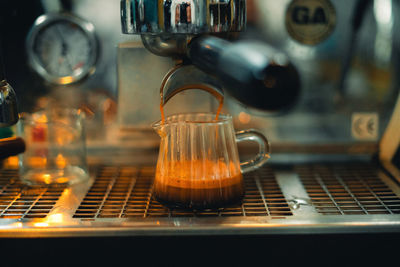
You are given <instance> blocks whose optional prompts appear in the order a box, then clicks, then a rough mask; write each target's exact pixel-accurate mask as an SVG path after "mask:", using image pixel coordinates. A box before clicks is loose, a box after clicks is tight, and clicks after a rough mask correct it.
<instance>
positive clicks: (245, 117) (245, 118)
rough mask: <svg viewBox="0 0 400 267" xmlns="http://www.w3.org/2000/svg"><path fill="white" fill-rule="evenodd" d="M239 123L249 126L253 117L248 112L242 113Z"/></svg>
mask: <svg viewBox="0 0 400 267" xmlns="http://www.w3.org/2000/svg"><path fill="white" fill-rule="evenodd" d="M239 121H240V122H241V123H243V124H248V123H249V122H250V121H251V116H250V115H249V114H247V113H246V112H240V113H239Z"/></svg>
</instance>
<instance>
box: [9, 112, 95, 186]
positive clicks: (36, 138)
mask: <svg viewBox="0 0 400 267" xmlns="http://www.w3.org/2000/svg"><path fill="white" fill-rule="evenodd" d="M17 129H18V135H19V136H21V137H22V138H23V139H24V140H25V143H26V151H25V153H23V154H20V156H19V175H20V179H21V180H22V181H23V182H24V183H26V184H29V185H43V184H75V183H78V182H82V181H85V180H87V179H88V178H89V176H88V170H87V162H86V141H85V127H84V114H83V113H82V111H81V110H76V109H68V108H52V109H49V110H44V111H40V112H36V113H33V114H23V115H22V116H21V118H20V121H19V123H18V127H17Z"/></svg>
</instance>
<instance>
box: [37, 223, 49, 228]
mask: <svg viewBox="0 0 400 267" xmlns="http://www.w3.org/2000/svg"><path fill="white" fill-rule="evenodd" d="M33 225H34V226H35V227H48V226H49V224H48V223H45V222H37V223H34V224H33Z"/></svg>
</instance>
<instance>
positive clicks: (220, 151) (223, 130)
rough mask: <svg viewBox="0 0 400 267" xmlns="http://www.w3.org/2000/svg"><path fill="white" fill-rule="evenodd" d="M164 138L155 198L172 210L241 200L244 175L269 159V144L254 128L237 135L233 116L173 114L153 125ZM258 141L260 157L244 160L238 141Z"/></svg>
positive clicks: (202, 207)
mask: <svg viewBox="0 0 400 267" xmlns="http://www.w3.org/2000/svg"><path fill="white" fill-rule="evenodd" d="M153 128H154V129H155V130H156V131H157V133H158V134H159V135H160V137H161V143H160V150H159V156H158V161H157V169H156V176H155V181H154V195H155V197H156V199H157V200H158V201H160V202H161V203H163V204H165V205H166V206H169V207H181V208H193V209H208V208H221V207H224V206H227V205H230V204H235V203H238V202H240V201H241V199H242V197H243V194H244V189H243V177H242V174H243V173H246V172H249V171H252V170H254V169H256V168H258V167H260V166H262V165H263V164H264V163H265V162H266V161H267V160H268V158H269V150H270V148H269V143H268V140H267V139H266V138H265V137H264V135H262V134H261V133H259V132H257V131H255V130H245V131H240V132H236V133H235V131H234V128H233V123H232V117H231V116H230V115H224V114H220V115H219V116H218V119H216V114H212V113H187V114H178V115H172V116H169V117H167V118H166V119H165V122H164V123H163V122H162V121H159V122H157V123H155V124H154V125H153ZM245 140H248V141H255V142H257V143H258V145H259V152H258V154H257V155H256V156H255V157H254V158H253V159H252V160H249V161H246V162H240V160H239V155H238V148H237V143H238V142H241V141H245Z"/></svg>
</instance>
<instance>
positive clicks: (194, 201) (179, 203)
mask: <svg viewBox="0 0 400 267" xmlns="http://www.w3.org/2000/svg"><path fill="white" fill-rule="evenodd" d="M195 87H197V88H199V89H202V90H205V91H207V92H209V93H211V94H212V95H213V96H215V97H216V99H217V100H218V102H219V106H218V109H217V113H216V115H215V119H214V121H218V118H219V114H220V113H221V110H222V106H223V103H224V97H223V96H221V95H219V94H217V93H216V92H214V91H213V90H212V89H211V88H209V87H207V86H203V85H196V86H188V87H187V88H181V89H180V90H177V91H183V90H186V89H193V88H195ZM164 105H165V103H163V90H161V102H160V111H161V124H164V123H165V113H164ZM217 134H218V133H217ZM243 194H244V193H243V178H242V174H241V172H240V169H238V168H235V165H234V164H233V163H232V162H231V163H229V164H226V163H224V162H218V161H210V160H207V159H203V160H194V161H176V162H165V163H164V164H163V165H162V166H161V167H159V168H157V171H156V178H155V181H154V195H155V197H156V198H157V200H158V201H160V202H161V203H163V204H164V205H166V206H169V207H184V208H196V209H207V208H220V207H223V206H226V205H229V204H233V203H237V202H239V201H240V200H241V199H242V197H243Z"/></svg>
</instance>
